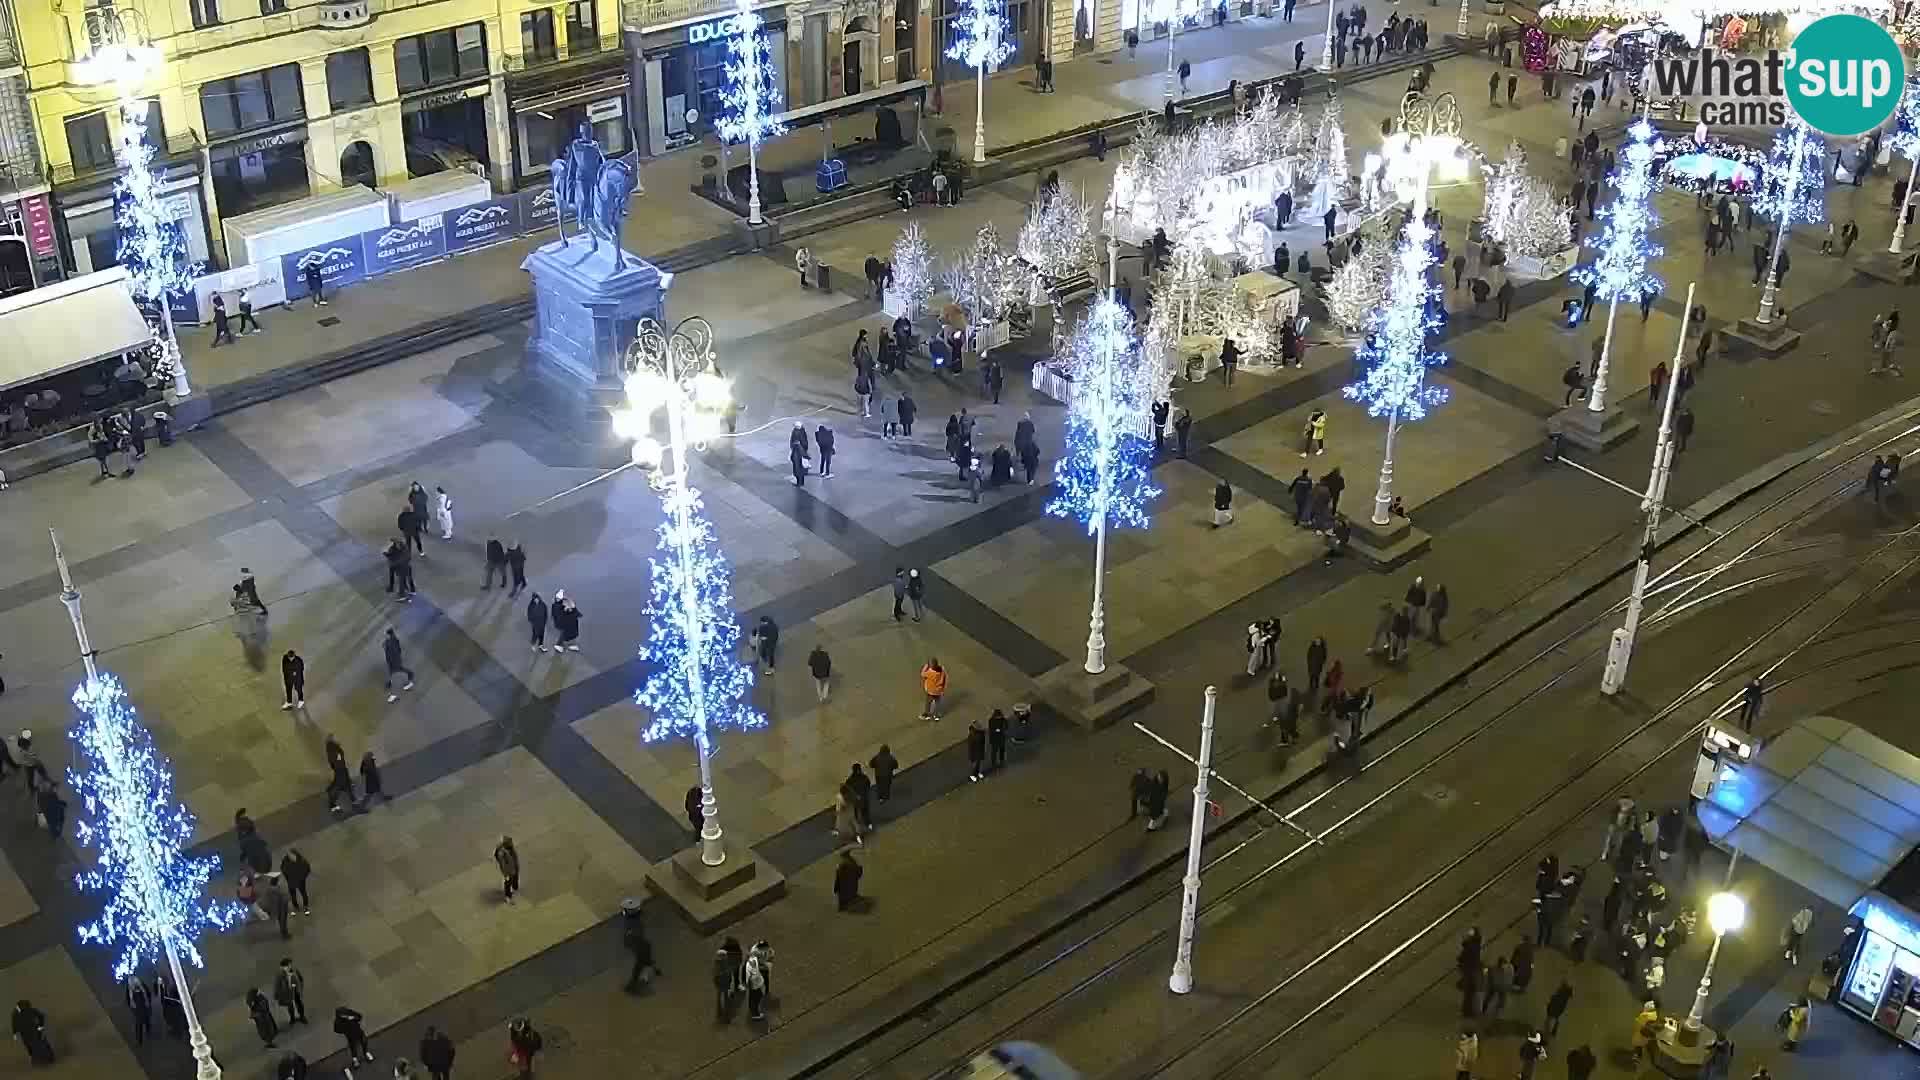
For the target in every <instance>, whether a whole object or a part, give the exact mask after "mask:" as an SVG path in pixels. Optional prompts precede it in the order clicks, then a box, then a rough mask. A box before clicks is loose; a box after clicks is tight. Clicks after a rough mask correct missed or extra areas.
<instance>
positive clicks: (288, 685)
mask: <svg viewBox="0 0 1920 1080" xmlns="http://www.w3.org/2000/svg"><path fill="white" fill-rule="evenodd" d="M280 685H281V686H282V687H283V688H284V689H285V690H286V694H287V700H286V703H285V704H283V705H281V706H280V708H281V710H282V711H283V712H284V711H285V710H288V709H304V708H306V707H307V662H306V660H305V659H304V658H303V657H301V655H300V654H299V653H297V652H295V651H293V650H292V649H288V650H287V651H286V652H285V653H284V654H282V655H281V657H280Z"/></svg>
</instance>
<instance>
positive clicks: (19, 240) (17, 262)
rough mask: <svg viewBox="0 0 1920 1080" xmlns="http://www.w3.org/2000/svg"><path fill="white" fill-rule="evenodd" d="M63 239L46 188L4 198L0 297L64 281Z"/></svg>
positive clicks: (0, 213) (0, 204)
mask: <svg viewBox="0 0 1920 1080" xmlns="http://www.w3.org/2000/svg"><path fill="white" fill-rule="evenodd" d="M60 277H61V274H60V238H59V237H58V236H57V235H55V233H54V227H53V201H52V196H51V195H50V194H48V193H47V192H45V191H41V192H38V193H35V194H32V195H26V196H23V197H21V198H19V199H10V200H6V201H0V297H6V296H12V295H14V294H15V293H20V292H25V291H27V290H28V289H32V288H34V287H35V286H38V285H42V284H45V283H47V282H49V281H58V280H60Z"/></svg>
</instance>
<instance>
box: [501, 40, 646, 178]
mask: <svg viewBox="0 0 1920 1080" xmlns="http://www.w3.org/2000/svg"><path fill="white" fill-rule="evenodd" d="M562 67H563V68H564V70H553V71H542V72H535V73H533V74H529V75H525V76H520V77H517V78H516V77H513V76H509V77H508V79H507V108H508V110H509V111H510V112H511V113H512V115H513V156H514V183H515V187H523V186H525V185H528V184H532V183H537V182H541V181H544V180H545V179H546V178H547V176H548V175H549V174H550V173H551V172H552V171H553V162H554V161H555V160H556V159H557V158H559V157H560V156H561V155H562V154H564V153H565V152H566V148H567V144H568V143H570V142H572V141H573V140H574V138H575V137H576V135H577V134H578V133H579V130H580V125H582V124H585V125H587V126H589V127H590V128H592V129H593V137H594V139H596V140H597V141H598V142H599V143H600V149H601V150H602V151H604V152H605V153H606V155H607V156H608V157H619V156H621V155H623V154H625V153H627V151H629V150H631V149H633V145H634V137H633V134H634V133H633V129H632V126H631V123H630V117H629V115H628V109H627V88H628V78H627V70H626V67H625V58H624V57H623V56H622V55H621V54H620V53H619V52H617V51H611V50H610V51H608V52H607V53H604V54H598V55H596V56H595V57H594V58H593V62H592V63H591V64H590V65H587V66H583V67H571V66H566V65H563V66H562Z"/></svg>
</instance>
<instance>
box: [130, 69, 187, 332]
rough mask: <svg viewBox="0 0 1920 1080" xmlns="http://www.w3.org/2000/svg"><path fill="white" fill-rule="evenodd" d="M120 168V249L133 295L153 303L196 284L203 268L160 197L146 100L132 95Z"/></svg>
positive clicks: (161, 303) (158, 303)
mask: <svg viewBox="0 0 1920 1080" xmlns="http://www.w3.org/2000/svg"><path fill="white" fill-rule="evenodd" d="M114 156H115V157H116V158H117V159H118V161H119V164H120V168H121V172H120V179H119V180H118V181H116V182H115V183H114V194H115V196H116V202H117V207H116V210H115V213H114V225H115V226H116V229H115V231H116V233H117V236H116V238H115V239H116V243H115V253H116V254H117V255H118V257H119V260H120V265H121V266H124V267H126V269H127V281H128V284H129V285H130V286H131V288H132V291H133V295H134V296H135V297H136V298H137V299H139V300H142V301H145V302H146V303H148V304H151V305H164V304H165V303H166V302H167V297H169V296H174V295H177V294H179V293H182V292H185V291H186V290H188V289H190V288H192V287H193V279H194V277H195V276H197V275H198V273H199V270H200V268H199V267H198V266H197V265H195V264H194V263H193V262H191V261H189V260H188V259H187V257H186V255H187V248H186V242H185V240H184V239H183V238H182V237H181V235H180V226H179V225H178V224H176V223H175V222H174V220H173V217H172V215H170V214H168V213H167V210H166V206H165V204H164V203H163V201H162V200H161V197H160V180H159V177H158V176H156V175H155V173H154V168H153V147H152V146H151V145H150V144H148V142H147V103H146V102H145V101H144V100H137V101H127V102H124V103H123V104H122V105H121V108H120V143H119V145H118V146H117V147H116V148H115V150H114Z"/></svg>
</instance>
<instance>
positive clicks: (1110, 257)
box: [1055, 187, 1120, 316]
mask: <svg viewBox="0 0 1920 1080" xmlns="http://www.w3.org/2000/svg"><path fill="white" fill-rule="evenodd" d="M1114 194H1115V192H1114V189H1113V188H1112V187H1108V188H1107V288H1108V289H1118V288H1119V287H1120V245H1119V244H1118V243H1116V242H1115V241H1114V238H1113V233H1114V230H1115V229H1118V228H1119V227H1120V203H1119V200H1117V199H1115V198H1114ZM1058 314H1059V312H1058V310H1056V311H1055V315H1056V316H1057V315H1058Z"/></svg>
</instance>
